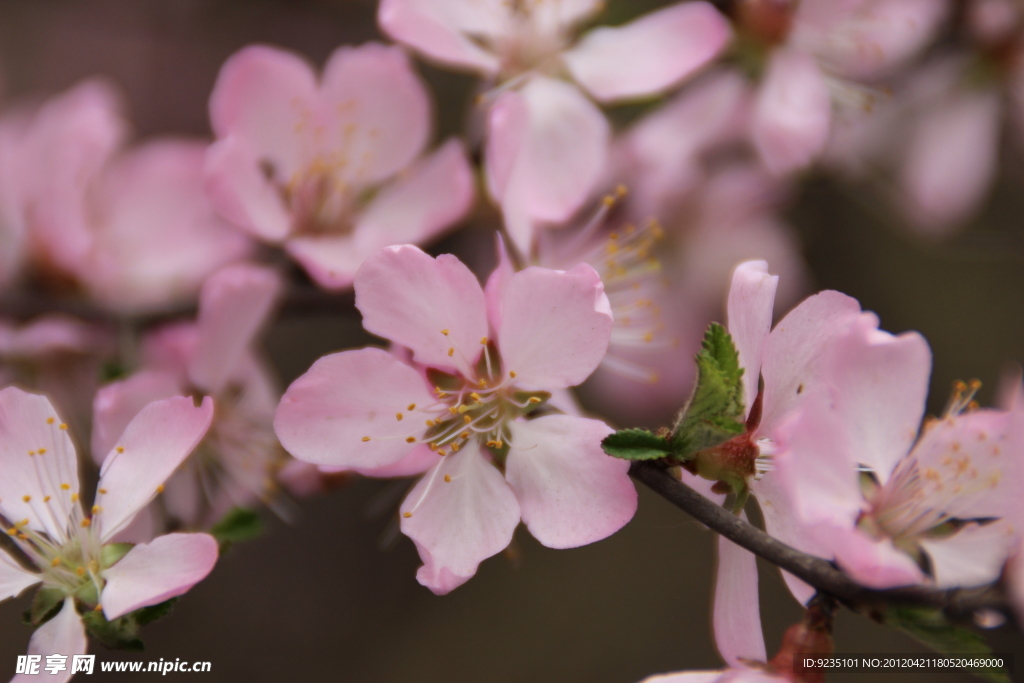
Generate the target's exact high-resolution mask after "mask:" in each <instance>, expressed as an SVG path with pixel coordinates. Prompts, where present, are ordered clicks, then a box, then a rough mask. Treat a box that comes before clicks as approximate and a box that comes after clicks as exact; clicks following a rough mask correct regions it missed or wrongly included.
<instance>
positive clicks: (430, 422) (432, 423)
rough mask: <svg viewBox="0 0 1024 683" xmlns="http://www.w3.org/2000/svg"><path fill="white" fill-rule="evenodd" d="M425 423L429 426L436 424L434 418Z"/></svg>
mask: <svg viewBox="0 0 1024 683" xmlns="http://www.w3.org/2000/svg"><path fill="white" fill-rule="evenodd" d="M424 424H426V425H427V426H428V427H433V426H434V421H433V420H427V421H426V422H425V423H424Z"/></svg>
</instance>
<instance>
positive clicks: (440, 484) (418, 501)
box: [401, 440, 519, 595]
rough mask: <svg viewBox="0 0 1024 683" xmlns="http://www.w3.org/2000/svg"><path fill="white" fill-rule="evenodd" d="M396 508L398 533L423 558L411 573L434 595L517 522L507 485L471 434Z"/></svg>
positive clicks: (505, 538) (468, 573) (468, 571)
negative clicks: (413, 542) (398, 511)
mask: <svg viewBox="0 0 1024 683" xmlns="http://www.w3.org/2000/svg"><path fill="white" fill-rule="evenodd" d="M446 477H447V479H446ZM449 480H450V481H449ZM401 512H402V533H404V534H405V535H406V536H408V537H409V538H411V539H412V540H413V541H415V543H416V548H417V549H418V550H419V552H420V559H421V560H423V566H422V567H420V569H419V571H418V572H417V573H416V579H417V580H418V581H419V582H420V583H421V584H423V585H424V586H426V587H427V588H429V589H430V590H432V591H433V592H435V593H437V594H438V595H443V594H444V593H447V592H449V591H450V590H452V589H453V588H455V587H456V586H458V585H460V584H462V583H464V582H465V581H467V580H468V579H469V578H471V577H472V576H473V575H474V574H475V573H476V568H477V566H478V565H479V564H480V563H481V562H482V561H483V560H485V559H487V558H488V557H490V556H492V555H495V554H497V553H499V552H501V551H502V550H504V549H505V547H506V546H508V544H509V543H510V542H511V541H512V533H513V532H514V531H515V528H516V526H517V525H518V524H519V503H518V502H516V497H515V495H513V493H512V489H510V488H509V486H508V484H506V483H505V479H504V478H503V477H502V476H501V473H500V472H499V471H498V470H497V469H496V468H495V467H494V466H493V465H491V463H490V462H488V461H487V460H486V459H485V458H484V457H483V455H482V454H481V453H480V449H479V446H477V445H476V442H475V441H472V440H471V441H468V442H467V443H466V445H465V447H463V448H462V449H461V450H460V451H459V452H458V453H452V454H450V455H447V456H445V457H444V458H442V459H441V462H440V463H438V465H437V466H436V467H435V468H434V469H433V470H431V471H430V472H428V473H427V474H426V475H424V477H423V478H422V479H421V480H420V481H419V483H418V484H416V486H415V487H414V488H413V490H412V491H411V492H410V493H409V495H408V496H406V499H405V501H404V502H403V503H402V506H401Z"/></svg>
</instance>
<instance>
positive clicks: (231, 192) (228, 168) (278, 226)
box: [203, 136, 292, 242]
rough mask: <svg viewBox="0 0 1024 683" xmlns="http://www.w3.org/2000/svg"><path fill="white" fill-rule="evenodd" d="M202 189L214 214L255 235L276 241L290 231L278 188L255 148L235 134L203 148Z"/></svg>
mask: <svg viewBox="0 0 1024 683" xmlns="http://www.w3.org/2000/svg"><path fill="white" fill-rule="evenodd" d="M203 188H204V190H205V191H206V196H207V197H209V199H210V202H211V203H212V204H213V206H214V208H215V209H216V210H217V213H218V214H220V215H221V216H223V217H224V218H225V219H227V220H228V221H230V222H232V223H234V224H235V225H237V226H239V227H240V228H242V229H244V230H247V231H249V232H250V233H252V235H253V236H255V237H258V238H260V239H263V240H266V241H268V242H280V241H281V240H282V239H284V238H285V236H286V235H287V234H288V232H289V230H291V223H292V219H291V216H290V215H289V214H288V208H287V207H286V206H285V204H284V201H283V200H282V198H281V194H280V192H279V190H278V189H277V187H275V186H274V184H273V183H272V182H271V181H270V179H268V178H267V176H266V175H265V174H264V173H263V171H262V170H261V169H260V160H259V158H258V157H257V156H256V153H255V151H253V150H252V149H250V148H249V147H248V145H247V143H246V142H244V141H243V140H241V139H240V138H238V137H237V136H231V137H227V138H224V139H222V140H218V141H217V142H215V143H213V144H212V145H210V147H209V148H208V149H207V151H206V162H205V165H204V166H203Z"/></svg>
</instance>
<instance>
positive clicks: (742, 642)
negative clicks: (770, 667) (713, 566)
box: [714, 515, 768, 667]
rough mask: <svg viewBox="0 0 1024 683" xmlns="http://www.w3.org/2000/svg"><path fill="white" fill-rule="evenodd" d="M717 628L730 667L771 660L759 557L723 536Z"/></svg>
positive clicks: (717, 584)
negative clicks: (763, 617)
mask: <svg viewBox="0 0 1024 683" xmlns="http://www.w3.org/2000/svg"><path fill="white" fill-rule="evenodd" d="M742 517H743V518H744V519H746V515H742ZM714 630H715V643H716V644H717V645H718V652H719V654H721V655H722V659H724V660H725V661H726V662H727V663H728V664H729V666H736V667H739V666H742V665H743V663H742V660H743V659H747V660H754V661H758V662H764V661H766V660H767V659H768V657H767V653H766V651H765V646H764V633H762V632H761V606H760V602H759V591H758V585H757V558H756V557H755V556H754V554H753V553H752V552H750V551H749V550H746V549H745V548H741V547H740V546H738V545H736V544H735V543H733V542H732V541H730V540H729V539H727V538H725V537H724V536H719V537H718V578H717V580H716V581H715V605H714Z"/></svg>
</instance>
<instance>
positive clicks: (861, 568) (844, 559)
mask: <svg viewBox="0 0 1024 683" xmlns="http://www.w3.org/2000/svg"><path fill="white" fill-rule="evenodd" d="M829 535H830V537H831V542H832V544H833V545H834V552H835V555H836V561H837V562H838V564H839V568H840V569H842V570H843V571H845V572H846V573H847V574H849V575H850V578H852V579H853V580H854V581H856V582H858V583H860V584H861V585H864V586H867V587H868V588H896V587H897V586H912V585H917V584H919V583H921V582H922V581H924V579H925V576H924V573H923V572H921V569H920V568H919V567H918V566H917V565H916V564H915V563H914V560H913V559H911V557H910V556H909V555H907V554H906V553H905V552H903V551H902V550H900V549H899V548H897V547H896V546H895V545H893V542H892V541H891V540H890V539H888V538H884V539H881V540H876V539H873V538H870V537H869V536H867V535H866V534H864V533H862V532H860V531H858V530H856V529H835V530H833V531H831V532H830V533H829Z"/></svg>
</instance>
